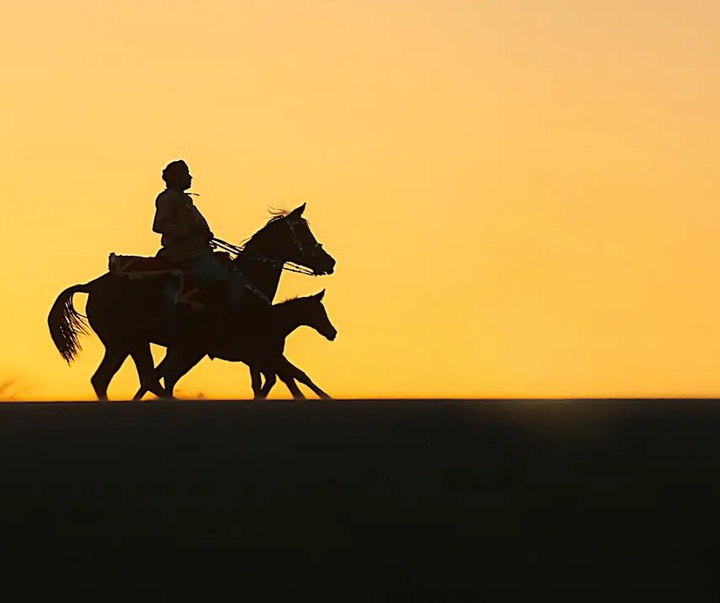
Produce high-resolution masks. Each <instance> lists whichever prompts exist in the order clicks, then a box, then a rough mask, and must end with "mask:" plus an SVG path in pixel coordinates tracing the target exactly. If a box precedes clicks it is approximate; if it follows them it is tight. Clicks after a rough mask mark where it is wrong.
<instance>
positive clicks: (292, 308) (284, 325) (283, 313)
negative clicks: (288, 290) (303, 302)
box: [272, 299, 307, 337]
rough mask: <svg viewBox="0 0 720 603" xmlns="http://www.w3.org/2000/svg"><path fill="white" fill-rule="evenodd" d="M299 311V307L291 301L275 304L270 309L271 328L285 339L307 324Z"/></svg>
mask: <svg viewBox="0 0 720 603" xmlns="http://www.w3.org/2000/svg"><path fill="white" fill-rule="evenodd" d="M300 310H301V307H300V305H299V304H297V303H295V300H292V299H291V300H289V301H286V302H282V303H281V304H275V305H274V306H273V307H272V311H273V314H272V320H273V328H274V329H276V330H277V332H278V333H279V334H281V335H282V336H283V337H287V336H288V335H290V333H292V332H293V331H294V330H295V329H297V328H298V327H300V326H302V325H304V324H307V323H306V322H305V320H304V316H303V314H302V312H301V311H300Z"/></svg>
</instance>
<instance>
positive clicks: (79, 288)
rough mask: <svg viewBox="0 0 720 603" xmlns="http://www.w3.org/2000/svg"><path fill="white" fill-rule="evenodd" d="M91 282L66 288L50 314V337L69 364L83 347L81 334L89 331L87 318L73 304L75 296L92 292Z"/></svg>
mask: <svg viewBox="0 0 720 603" xmlns="http://www.w3.org/2000/svg"><path fill="white" fill-rule="evenodd" d="M89 284H90V283H85V284H83V285H73V286H72V287H68V288H67V289H65V291H63V292H62V293H61V294H60V295H58V297H57V299H56V300H55V303H54V304H53V306H52V308H51V309H50V314H48V327H50V337H52V340H53V343H55V347H56V348H57V349H58V351H59V352H60V354H61V355H62V357H63V358H64V359H65V360H66V361H67V363H68V364H70V363H71V362H72V361H73V360H74V359H75V357H76V356H77V355H78V353H79V352H80V350H81V349H82V347H81V346H80V343H79V341H78V338H79V336H80V335H85V334H87V333H88V323H87V319H86V317H85V316H83V315H82V314H80V312H78V311H77V310H76V309H75V307H74V306H73V296H74V295H75V294H76V293H90V287H89V286H88V285H89Z"/></svg>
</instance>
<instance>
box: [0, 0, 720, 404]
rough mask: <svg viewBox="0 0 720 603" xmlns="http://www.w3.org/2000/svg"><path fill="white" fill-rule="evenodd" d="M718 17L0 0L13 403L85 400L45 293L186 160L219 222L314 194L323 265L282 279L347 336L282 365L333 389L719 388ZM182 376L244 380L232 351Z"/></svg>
mask: <svg viewBox="0 0 720 603" xmlns="http://www.w3.org/2000/svg"><path fill="white" fill-rule="evenodd" d="M718 24H720V4H718V3H717V1H716V0H686V1H685V2H670V1H665V0H661V1H658V0H652V1H651V0H629V1H628V0H605V1H604V2H596V1H590V0H544V1H543V2H526V1H520V0H472V1H470V0H442V1H441V0H414V1H413V2H410V1H409V0H383V1H382V2H380V1H379V0H336V1H330V0H305V1H304V2H291V1H289V0H285V1H272V0H268V1H265V2H245V1H243V0H223V1H220V0H203V1H199V0H187V1H184V2H182V1H178V0H175V1H173V2H170V1H169V0H126V1H124V2H117V1H115V2H107V1H105V0H97V1H95V2H87V1H83V2H81V1H79V0H63V1H60V0H53V1H50V0H46V1H38V0H27V1H25V2H17V3H13V4H12V5H11V6H3V8H2V9H0V52H1V53H2V55H3V75H2V82H3V94H2V100H1V101H0V102H1V103H2V111H1V112H0V127H1V130H2V138H0V166H1V167H0V175H1V176H2V192H3V209H4V214H5V217H4V219H3V220H2V225H1V226H0V229H1V230H2V232H0V268H1V269H2V275H3V276H4V278H5V291H6V293H5V295H4V296H3V299H2V301H1V302H0V309H1V310H2V312H1V313H0V314H1V318H0V321H2V332H3V338H4V341H5V345H4V346H3V350H2V351H0V397H6V398H8V397H14V398H19V399H55V398H60V399H73V398H92V389H91V387H90V384H89V377H90V375H91V374H92V372H93V371H94V370H95V367H96V366H97V364H98V362H99V360H100V357H101V355H102V351H101V346H100V344H99V342H98V341H97V339H96V338H95V337H94V336H93V337H89V338H85V339H84V340H83V343H84V351H83V353H82V354H81V356H80V358H79V360H78V361H77V362H76V363H74V364H73V365H72V366H71V367H70V368H68V367H67V365H66V364H65V363H64V361H63V360H62V358H61V357H60V355H59V354H58V353H57V351H56V350H55V348H54V347H53V345H52V342H51V340H50V337H49V335H48V333H47V327H46V316H47V312H48V310H49V308H50V306H51V304H52V302H53V300H54V299H55V297H56V296H57V294H58V293H59V292H60V291H61V290H62V289H64V288H65V287H67V286H69V285H71V284H74V283H78V282H85V281H87V280H90V279H92V278H94V277H95V276H98V275H100V274H101V273H102V272H103V271H104V269H105V266H106V262H107V254H108V253H109V252H110V251H115V252H117V253H135V254H145V255H152V254H154V253H155V251H156V250H157V247H158V236H157V235H155V234H153V233H152V232H151V230H150V225H151V221H152V215H153V202H154V199H155V196H156V195H157V193H158V192H159V191H160V190H161V188H162V181H161V180H160V171H161V169H162V167H163V166H164V165H165V164H166V163H167V162H168V161H170V160H172V159H175V158H178V157H182V158H184V159H185V160H186V161H187V162H188V163H189V164H190V167H191V170H192V172H193V175H194V185H193V186H194V188H193V190H194V191H196V192H199V193H200V195H201V196H200V197H199V198H197V204H198V206H199V207H200V209H201V210H202V212H203V213H204V214H205V216H206V217H207V219H208V221H209V222H210V225H211V227H212V229H213V231H214V232H215V233H216V235H217V236H220V237H221V238H224V239H226V240H231V241H238V242H239V241H241V240H242V239H244V238H246V237H247V236H249V235H250V234H252V233H253V232H254V231H256V230H257V229H258V228H259V227H260V226H261V225H262V224H264V222H265V220H266V219H267V217H268V214H267V209H268V208H270V207H277V206H285V207H288V208H291V207H294V206H296V205H298V204H300V203H303V202H307V210H306V217H307V218H308V219H309V220H310V222H311V225H312V229H313V231H314V232H315V234H316V235H317V236H318V238H319V239H320V240H321V241H322V242H323V243H324V244H325V248H326V249H327V250H328V251H329V252H330V253H332V254H333V255H334V257H335V258H336V259H337V261H338V265H337V271H336V274H334V275H332V276H329V277H322V278H309V277H303V276H298V275H286V276H284V277H283V281H282V283H281V289H280V294H279V298H280V299H282V298H284V297H286V296H290V295H298V294H307V293H315V292H316V291H319V290H320V289H322V288H326V289H327V294H326V297H325V302H326V306H327V308H328V311H329V314H330V317H331V319H332V320H333V322H334V323H335V325H336V327H337V328H338V330H339V336H338V339H337V340H336V341H335V342H332V343H331V342H328V341H326V340H324V339H322V338H321V337H319V336H318V335H317V334H316V333H314V332H310V331H302V330H301V331H298V332H296V333H295V334H293V335H292V336H291V337H290V339H289V340H288V346H287V355H288V357H289V358H290V359H291V360H292V361H294V362H295V363H296V364H298V365H299V366H301V367H302V368H303V369H305V370H306V372H307V373H308V374H310V376H311V377H313V378H314V379H315V381H316V382H317V383H318V384H319V385H320V386H321V387H323V388H324V389H325V390H327V391H328V392H330V393H331V394H333V395H335V396H337V397H362V396H422V397H425V396H428V397H430V396H432V397H434V396H481V397H486V396H487V397H498V396H500V397H502V396H520V397H530V396H577V397H584V396H720V371H718V370H717V366H718V364H720V317H719V316H718V311H717V308H718V307H720V283H719V282H718V279H717V278H716V277H715V268H716V265H717V264H718V259H719V258H720V242H718V241H717V237H716V236H715V232H716V228H717V225H718V224H720V220H719V218H720V205H718V197H719V195H718V193H719V192H720V178H719V176H720V170H719V169H718V157H720V118H719V117H718V109H717V108H718V106H720V37H718V36H717V27H718ZM76 299H77V301H78V305H79V306H80V307H81V308H82V307H83V306H84V296H83V295H78V296H77V297H76ZM136 383H137V382H136V375H135V369H134V366H133V365H132V363H131V362H129V361H128V363H126V365H125V366H124V367H123V369H122V370H121V373H120V374H119V375H118V377H117V378H116V380H115V381H114V382H113V384H112V386H111V389H110V396H111V397H114V398H121V397H126V396H128V395H130V394H132V392H133V391H134V390H135V387H136ZM281 387H282V386H277V389H276V393H277V395H281V396H286V395H287V394H286V392H285V391H284V390H282V389H281ZM178 393H179V395H181V396H194V395H196V394H198V393H203V394H204V395H206V396H213V397H214V396H238V397H246V396H249V395H250V387H249V377H248V373H247V369H246V367H245V366H244V365H234V364H229V363H224V362H221V361H214V362H211V361H209V360H207V359H206V360H204V361H203V362H202V363H201V365H200V366H198V367H197V368H196V369H195V370H194V371H193V372H192V373H191V374H190V375H188V376H187V377H186V378H185V379H183V380H182V381H181V382H180V384H179V386H178Z"/></svg>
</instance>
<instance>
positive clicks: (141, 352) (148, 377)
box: [130, 343, 172, 398]
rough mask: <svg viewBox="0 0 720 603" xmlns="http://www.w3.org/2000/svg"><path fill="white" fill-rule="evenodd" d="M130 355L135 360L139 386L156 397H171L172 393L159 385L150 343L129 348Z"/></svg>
mask: <svg viewBox="0 0 720 603" xmlns="http://www.w3.org/2000/svg"><path fill="white" fill-rule="evenodd" d="M130 355H131V356H132V359H133V360H134V361H135V366H136V368H137V372H138V377H139V378H140V388H141V389H145V390H147V391H149V392H152V393H153V394H155V395H156V396H157V397H158V398H172V395H171V394H169V393H168V392H167V391H166V389H165V388H164V387H163V386H162V385H160V381H159V379H158V376H157V374H156V372H155V365H154V363H153V357H152V352H151V351H150V344H149V343H144V344H138V345H136V346H134V347H133V348H132V349H131V350H130Z"/></svg>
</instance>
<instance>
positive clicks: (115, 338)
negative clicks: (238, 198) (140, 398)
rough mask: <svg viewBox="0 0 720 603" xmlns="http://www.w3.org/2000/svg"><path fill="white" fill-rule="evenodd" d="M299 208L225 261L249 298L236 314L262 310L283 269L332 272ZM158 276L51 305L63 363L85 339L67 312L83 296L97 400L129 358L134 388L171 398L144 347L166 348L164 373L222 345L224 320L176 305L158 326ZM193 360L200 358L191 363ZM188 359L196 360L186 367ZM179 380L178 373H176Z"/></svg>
mask: <svg viewBox="0 0 720 603" xmlns="http://www.w3.org/2000/svg"><path fill="white" fill-rule="evenodd" d="M304 210H305V204H303V205H301V206H300V207H298V208H296V209H294V210H293V211H291V212H289V213H286V214H281V215H277V216H275V217H273V218H271V219H270V220H269V221H268V222H267V224H266V225H265V226H264V227H263V228H261V229H260V230H259V231H257V232H256V233H255V234H254V235H253V236H252V237H251V238H250V239H249V240H248V241H247V243H245V245H244V247H243V248H242V249H241V250H239V252H238V255H237V257H236V258H235V259H234V260H232V262H233V264H234V266H233V267H234V268H237V269H238V270H239V271H240V272H241V273H242V274H243V275H244V276H245V278H246V279H247V286H248V288H249V293H248V294H247V295H246V296H245V299H244V302H243V303H242V306H243V308H242V309H240V310H238V311H248V308H249V307H250V306H252V305H255V306H258V307H262V306H268V305H269V304H270V303H271V302H272V299H273V297H274V296H275V294H276V293H277V288H278V285H279V282H280V275H281V273H282V270H283V268H284V266H285V264H286V263H292V264H294V265H296V266H299V267H301V268H305V269H306V270H305V272H306V273H307V274H314V275H323V274H332V272H333V271H334V268H335V260H334V259H333V258H332V257H331V256H330V255H329V254H328V253H327V252H326V251H325V250H324V249H323V248H322V245H320V244H319V243H318V242H317V240H316V239H315V236H314V235H313V234H312V232H311V231H310V227H309V225H308V223H307V221H306V220H305V219H304V218H303V217H302V214H303V211H304ZM165 278H168V277H165V276H162V277H156V278H147V279H139V280H128V279H124V278H119V277H117V276H114V275H111V274H110V273H106V274H104V275H102V276H100V277H98V278H97V279H95V280H93V281H90V282H89V283H85V284H80V285H73V286H72V287H68V288H67V289H65V290H64V291H63V292H62V293H60V295H59V296H58V297H57V299H56V300H55V303H54V304H53V306H52V308H51V310H50V313H49V315H48V326H49V328H50V336H51V337H52V340H53V342H54V343H55V346H56V347H57V349H58V351H59V352H60V354H61V355H62V357H63V358H65V360H66V361H67V362H68V363H70V362H71V361H72V360H73V359H74V358H75V357H76V356H77V354H78V353H79V352H80V350H81V347H80V344H79V336H80V334H83V333H87V326H86V322H85V317H84V316H82V315H81V314H80V313H79V312H77V311H76V310H75V308H74V306H73V296H74V295H75V293H78V292H83V293H87V294H88V300H87V307H86V311H87V321H88V322H89V324H90V326H91V327H92V329H93V330H94V331H95V333H96V334H97V335H98V337H99V338H100V341H102V343H103V345H104V346H105V355H104V357H103V359H102V361H101V362H100V366H99V367H98V369H97V370H96V371H95V373H94V374H93V376H92V377H91V379H90V381H91V383H92V386H93V389H94V390H95V394H96V395H97V397H98V399H100V400H106V399H107V388H108V385H109V384H110V380H111V379H112V377H113V376H114V375H115V373H116V372H117V371H118V370H119V368H120V366H121V365H122V363H123V362H124V361H125V359H126V358H127V357H128V356H131V357H132V359H133V361H134V362H135V366H136V368H137V372H138V377H139V379H140V385H141V387H142V388H143V389H146V390H148V391H151V392H152V393H154V394H155V395H157V396H159V397H171V395H172V392H168V391H167V390H166V389H165V388H164V387H163V386H162V385H161V384H160V382H159V380H158V377H157V376H156V374H155V370H154V367H153V358H152V353H151V351H150V343H156V344H159V345H163V346H166V347H168V346H172V348H173V349H174V353H173V355H172V357H171V363H169V364H170V366H167V365H166V368H167V370H168V371H169V372H173V371H175V370H180V369H175V367H173V366H172V362H178V363H180V364H181V365H182V367H183V369H184V370H187V369H185V367H186V366H193V365H194V364H195V363H197V361H199V359H200V358H202V357H203V356H204V355H205V354H206V353H207V349H208V346H209V345H210V343H214V344H216V345H217V344H220V345H222V344H224V343H225V342H226V341H227V331H226V329H225V323H226V322H227V320H229V319H231V318H232V314H233V312H232V311H228V312H227V313H226V315H222V314H218V313H212V315H207V314H203V313H199V312H197V311H195V310H193V309H192V308H190V307H188V306H184V305H182V304H179V305H178V306H177V307H176V313H175V317H174V320H173V321H172V323H171V324H169V325H168V322H167V321H166V320H163V318H162V317H163V315H164V305H165V304H166V301H165V295H164V288H165V285H166V281H165V280H164V279H165ZM198 354H199V358H198ZM189 358H192V359H195V358H197V360H194V362H193V364H190V365H188V364H187V363H188V360H187V359H189ZM183 374H184V371H183Z"/></svg>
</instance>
